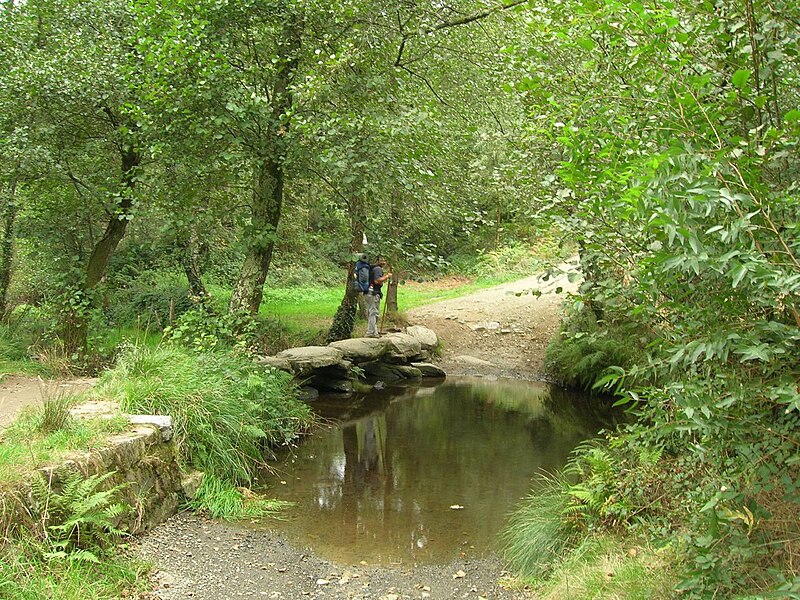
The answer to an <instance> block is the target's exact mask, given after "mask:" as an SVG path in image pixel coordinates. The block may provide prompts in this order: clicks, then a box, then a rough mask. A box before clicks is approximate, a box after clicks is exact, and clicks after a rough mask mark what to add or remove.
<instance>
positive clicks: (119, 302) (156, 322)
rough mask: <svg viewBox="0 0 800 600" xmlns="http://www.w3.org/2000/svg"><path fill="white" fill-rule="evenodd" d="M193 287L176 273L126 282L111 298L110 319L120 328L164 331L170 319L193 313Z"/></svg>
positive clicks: (153, 273) (158, 274) (150, 274)
mask: <svg viewBox="0 0 800 600" xmlns="http://www.w3.org/2000/svg"><path fill="white" fill-rule="evenodd" d="M193 306H194V303H193V302H192V300H191V299H190V298H189V288H188V286H187V285H186V284H185V283H184V282H183V281H181V280H179V279H178V277H176V276H175V275H174V274H172V273H169V272H166V273H164V272H160V271H154V272H151V273H149V276H146V277H137V278H136V279H134V280H132V281H131V280H128V281H126V282H125V287H124V288H122V289H119V290H116V291H115V293H114V294H113V297H112V298H109V310H108V311H107V314H108V319H109V320H110V321H111V323H113V324H115V325H116V326H125V325H134V324H141V325H142V326H145V325H150V326H151V327H152V328H153V329H164V327H166V326H167V325H168V324H169V319H170V317H173V318H176V317H180V316H181V315H183V314H184V313H186V312H187V311H189V310H191V309H192V307H193Z"/></svg>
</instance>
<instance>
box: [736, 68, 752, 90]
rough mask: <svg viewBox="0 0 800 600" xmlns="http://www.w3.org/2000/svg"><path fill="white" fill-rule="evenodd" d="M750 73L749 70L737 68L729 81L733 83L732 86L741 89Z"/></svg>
mask: <svg viewBox="0 0 800 600" xmlns="http://www.w3.org/2000/svg"><path fill="white" fill-rule="evenodd" d="M750 75H752V73H751V72H750V71H749V70H747V69H739V70H738V71H736V72H735V73H734V74H733V77H732V78H731V83H733V85H734V87H737V88H739V89H740V90H741V89H742V88H744V86H745V84H746V83H747V81H748V80H749V79H750Z"/></svg>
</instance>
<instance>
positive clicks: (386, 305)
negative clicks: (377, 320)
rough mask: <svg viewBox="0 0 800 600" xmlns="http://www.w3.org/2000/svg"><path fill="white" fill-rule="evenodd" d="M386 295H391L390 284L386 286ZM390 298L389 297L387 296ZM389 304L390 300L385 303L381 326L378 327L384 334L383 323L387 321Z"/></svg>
mask: <svg viewBox="0 0 800 600" xmlns="http://www.w3.org/2000/svg"><path fill="white" fill-rule="evenodd" d="M386 295H387V296H388V295H389V286H386ZM387 299H388V298H387ZM388 306H389V303H388V302H384V303H383V316H382V317H381V326H380V327H379V328H378V332H379V333H381V334H383V333H384V331H383V324H384V323H385V322H386V308H387V307H388Z"/></svg>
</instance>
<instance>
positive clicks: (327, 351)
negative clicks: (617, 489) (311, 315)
mask: <svg viewBox="0 0 800 600" xmlns="http://www.w3.org/2000/svg"><path fill="white" fill-rule="evenodd" d="M343 357H344V354H343V353H342V351H341V350H339V349H338V348H332V347H330V346H303V347H300V348H289V349H288V350H284V351H283V352H279V353H278V354H277V355H276V358H279V359H283V360H286V361H288V363H289V365H290V367H291V371H292V373H294V374H295V375H300V376H304V375H310V374H312V373H313V372H314V371H316V370H318V369H323V368H325V367H332V366H335V365H340V364H341V363H342V359H343Z"/></svg>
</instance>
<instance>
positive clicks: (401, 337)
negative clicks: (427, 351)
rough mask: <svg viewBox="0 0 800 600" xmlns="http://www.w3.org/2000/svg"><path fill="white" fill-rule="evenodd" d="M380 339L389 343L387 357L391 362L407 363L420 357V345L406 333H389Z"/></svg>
mask: <svg viewBox="0 0 800 600" xmlns="http://www.w3.org/2000/svg"><path fill="white" fill-rule="evenodd" d="M382 339H384V340H386V341H387V342H388V343H389V346H388V349H387V355H388V357H389V358H390V359H391V360H393V361H400V362H408V361H410V360H412V359H414V358H419V357H420V356H421V355H422V344H420V343H419V340H417V339H416V338H415V337H413V336H410V335H408V334H406V333H390V334H388V335H386V336H384V337H383V338H382Z"/></svg>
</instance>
